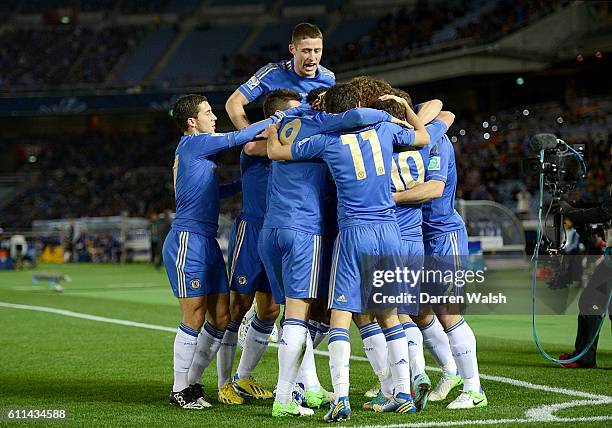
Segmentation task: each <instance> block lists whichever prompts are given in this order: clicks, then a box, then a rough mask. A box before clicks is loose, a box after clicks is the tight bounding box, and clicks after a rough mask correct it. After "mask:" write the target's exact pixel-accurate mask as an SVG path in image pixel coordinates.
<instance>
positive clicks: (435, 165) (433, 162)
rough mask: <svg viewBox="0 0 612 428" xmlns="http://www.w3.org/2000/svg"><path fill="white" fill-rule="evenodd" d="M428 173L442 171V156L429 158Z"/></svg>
mask: <svg viewBox="0 0 612 428" xmlns="http://www.w3.org/2000/svg"><path fill="white" fill-rule="evenodd" d="M427 170H428V171H440V156H432V157H430V158H429V164H428V165H427Z"/></svg>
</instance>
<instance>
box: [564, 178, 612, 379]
mask: <svg viewBox="0 0 612 428" xmlns="http://www.w3.org/2000/svg"><path fill="white" fill-rule="evenodd" d="M559 205H560V206H559V209H560V212H561V214H562V215H563V216H565V217H569V218H570V219H571V220H572V222H573V223H574V224H576V225H580V224H583V225H586V224H597V223H599V224H601V223H603V224H604V234H605V239H606V248H605V250H604V255H603V256H602V257H601V258H600V259H599V260H598V261H597V266H596V268H595V271H594V272H593V276H592V278H591V279H590V280H589V284H588V285H587V287H586V289H585V290H584V292H583V293H582V296H580V302H579V308H580V315H578V332H577V335H576V343H575V346H574V347H575V350H574V352H572V353H571V354H562V355H561V356H560V357H559V359H560V360H567V359H569V358H572V357H574V356H575V355H578V354H579V353H580V352H582V350H583V349H584V348H585V347H586V346H587V345H588V344H589V343H590V341H591V340H594V341H593V345H592V346H591V347H590V348H589V350H588V351H587V352H586V353H585V354H584V355H583V356H582V357H581V358H580V359H578V360H576V361H575V362H572V363H565V364H562V365H563V366H564V367H567V368H594V367H596V366H597V364H596V360H595V357H596V353H597V342H598V337H595V336H596V335H597V329H598V328H599V325H600V323H601V322H602V318H603V317H604V316H605V313H606V309H607V310H608V314H609V315H610V307H608V306H609V303H610V292H611V290H612V287H611V282H612V185H609V186H608V192H607V194H606V196H605V197H604V199H603V201H602V202H601V203H600V204H599V205H598V206H596V207H593V208H587V209H581V208H574V207H572V206H571V205H570V204H568V203H567V202H565V201H560V203H559ZM610 318H611V319H612V315H610Z"/></svg>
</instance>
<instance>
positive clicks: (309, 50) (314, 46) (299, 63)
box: [289, 22, 323, 77]
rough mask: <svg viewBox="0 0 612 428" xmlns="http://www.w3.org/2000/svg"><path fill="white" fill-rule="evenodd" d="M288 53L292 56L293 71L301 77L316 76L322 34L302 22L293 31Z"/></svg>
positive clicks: (321, 47) (321, 45)
mask: <svg viewBox="0 0 612 428" xmlns="http://www.w3.org/2000/svg"><path fill="white" fill-rule="evenodd" d="M289 52H291V55H293V68H294V71H295V72H296V73H297V74H298V75H299V76H302V77H314V76H316V74H317V69H318V66H319V63H320V62H321V56H322V55H323V34H322V33H321V30H320V29H319V27H317V26H316V25H314V24H309V23H307V22H302V23H301V24H298V25H296V26H295V28H294V29H293V32H292V33H291V43H290V44H289Z"/></svg>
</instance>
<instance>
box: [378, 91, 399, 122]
mask: <svg viewBox="0 0 612 428" xmlns="http://www.w3.org/2000/svg"><path fill="white" fill-rule="evenodd" d="M394 95H395V94H394ZM398 96H399V95H398ZM372 108H375V109H377V110H383V111H386V112H387V113H389V114H390V115H391V116H394V117H396V118H398V119H400V120H406V109H405V108H404V106H403V105H401V104H400V103H398V102H397V101H395V100H386V101H382V100H376V102H375V103H374V104H372Z"/></svg>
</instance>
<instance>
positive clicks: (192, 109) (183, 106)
mask: <svg viewBox="0 0 612 428" xmlns="http://www.w3.org/2000/svg"><path fill="white" fill-rule="evenodd" d="M205 101H206V102H208V99H207V98H206V97H205V96H204V95H199V94H189V95H183V96H181V97H179V98H178V99H177V100H176V102H175V103H174V105H173V106H172V117H173V118H174V123H175V124H176V126H177V127H178V129H180V130H181V132H185V131H187V129H188V128H189V126H187V119H189V118H190V117H193V118H195V117H197V116H198V112H199V109H200V104H202V103H203V102H205Z"/></svg>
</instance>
